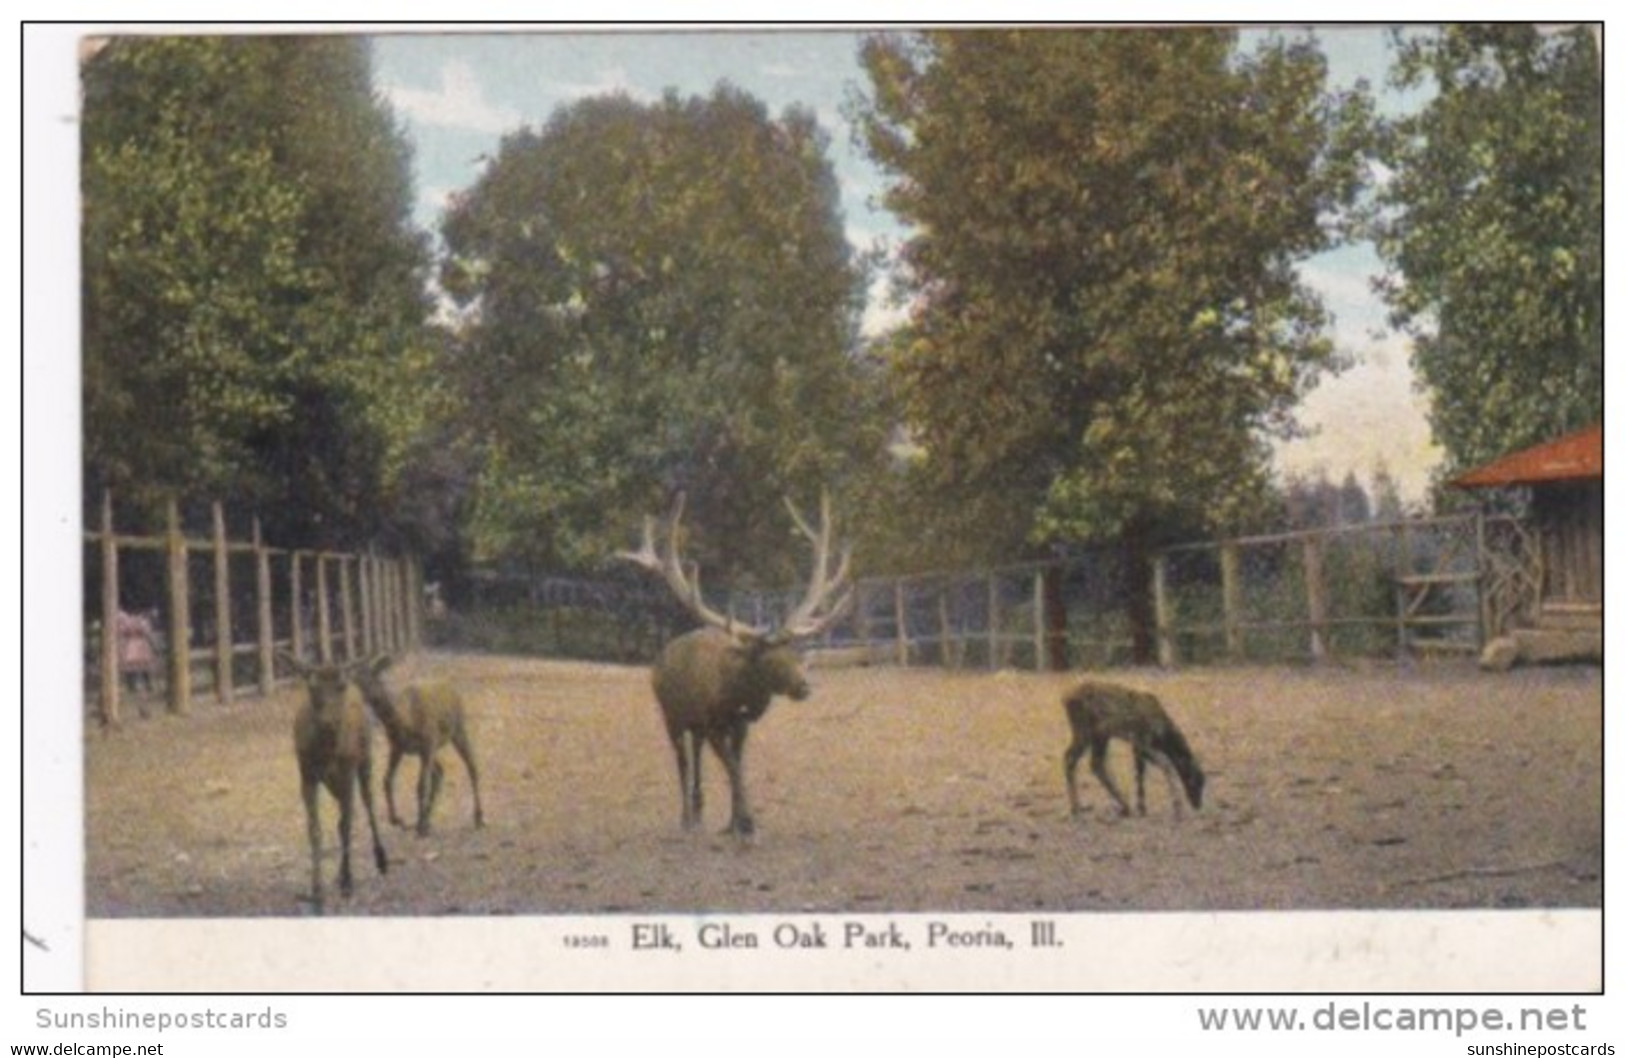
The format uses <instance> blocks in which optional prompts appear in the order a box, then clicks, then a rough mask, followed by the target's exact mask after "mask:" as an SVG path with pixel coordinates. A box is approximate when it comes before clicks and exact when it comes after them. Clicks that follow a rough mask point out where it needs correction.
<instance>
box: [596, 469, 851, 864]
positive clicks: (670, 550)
mask: <svg viewBox="0 0 1625 1058" xmlns="http://www.w3.org/2000/svg"><path fill="white" fill-rule="evenodd" d="M786 506H788V507H789V509H790V516H791V518H792V519H793V520H794V521H795V524H796V528H797V529H799V530H800V531H801V533H802V535H804V536H806V537H807V539H808V540H810V541H811V542H812V545H813V572H812V579H811V582H810V583H809V584H808V586H807V592H806V595H805V597H804V598H803V599H802V602H801V604H800V605H799V606H797V607H796V609H795V610H794V611H793V612H792V613H791V614H790V616H789V617H787V618H786V619H785V621H784V623H783V624H782V625H781V626H779V627H778V628H776V629H770V628H759V627H754V626H751V625H745V624H741V623H740V622H738V621H735V620H734V619H733V618H731V617H726V616H724V615H722V614H720V613H718V612H717V611H715V610H713V609H711V607H709V606H707V605H706V604H705V601H704V599H702V598H701V597H700V586H699V574H698V571H694V572H693V573H692V576H691V575H690V573H688V572H685V571H684V568H683V560H682V557H681V555H680V554H679V553H678V548H677V540H678V530H679V526H680V524H681V522H682V517H683V497H682V495H681V494H679V495H678V497H677V502H676V505H675V508H674V509H673V512H672V516H671V523H670V527H669V530H668V532H667V536H666V549H665V552H664V553H663V554H661V553H657V552H656V550H655V542H654V537H655V523H654V519H652V518H649V519H646V520H645V521H644V526H643V547H642V549H641V550H639V551H635V552H631V551H627V552H622V553H621V555H620V557H621V558H624V559H626V560H628V561H630V562H635V563H637V564H638V565H640V566H642V567H643V568H645V569H647V570H650V571H652V572H654V573H658V574H659V575H660V576H661V577H663V578H664V579H665V581H666V584H667V586H668V587H670V588H671V590H672V592H673V593H674V594H675V595H676V596H677V598H678V599H679V600H681V601H682V603H683V605H684V606H685V607H687V609H688V610H689V612H690V613H692V614H693V615H694V616H695V617H697V618H699V619H700V620H701V621H702V622H703V623H704V625H705V627H703V628H700V629H698V630H696V631H693V632H689V633H688V634H687V635H683V636H679V637H678V638H676V639H674V640H672V641H671V642H670V643H669V644H667V646H666V649H665V650H664V651H662V652H661V655H660V658H659V660H658V661H657V662H656V664H655V669H654V692H655V698H656V699H657V700H658V701H659V703H660V711H661V714H662V715H663V716H664V718H665V721H666V733H667V735H668V737H669V738H670V739H671V743H672V748H673V749H674V750H675V751H676V754H677V784H678V787H679V790H680V792H681V795H682V801H683V828H684V829H685V830H687V829H692V828H693V827H695V826H697V825H698V824H699V822H700V813H701V809H702V802H703V797H702V795H701V784H700V760H701V756H702V752H701V746H702V744H706V745H709V746H710V747H711V749H712V751H713V752H715V753H716V755H717V757H718V758H720V759H721V761H722V766H723V767H724V768H726V769H727V772H728V788H729V792H730V794H731V796H732V814H731V816H730V818H729V822H728V826H727V829H726V831H725V833H731V834H733V835H734V836H736V837H738V838H740V839H748V838H749V837H750V836H751V835H752V834H753V833H754V832H755V829H756V824H755V821H754V820H753V819H752V818H751V813H750V807H749V805H748V804H747V803H746V800H745V776H744V755H745V736H746V735H747V734H748V733H749V731H750V725H751V724H752V723H754V722H755V721H757V720H760V719H761V718H762V714H764V713H765V712H767V707H768V706H769V705H770V704H771V703H772V700H773V697H774V695H780V694H782V695H787V696H789V697H790V698H791V699H793V700H795V701H801V700H803V699H805V698H806V697H807V696H808V694H810V693H811V688H810V687H809V686H808V684H807V677H806V674H805V672H804V671H803V670H802V666H801V659H800V657H799V656H798V655H797V653H796V650H795V647H794V643H795V641H796V640H798V639H804V638H806V637H808V636H814V635H817V634H819V633H820V632H822V631H823V630H824V629H825V628H828V627H829V626H830V625H831V624H833V623H834V622H835V621H836V620H838V619H839V618H840V616H841V614H843V613H844V612H845V611H846V609H847V607H848V606H850V605H851V602H852V592H851V590H850V588H849V586H848V584H847V579H848V574H849V571H850V566H851V558H852V554H851V550H850V549H846V550H844V551H843V553H842V555H841V559H840V562H839V565H838V566H837V568H836V570H835V571H834V573H833V575H832V574H831V571H830V535H831V523H830V513H829V497H828V496H827V495H826V496H824V498H823V501H822V509H821V515H822V524H821V525H820V526H819V527H818V528H817V529H814V528H812V527H811V526H810V525H808V524H807V522H806V520H805V519H804V518H802V517H801V514H800V512H799V511H797V510H796V508H795V505H794V504H790V503H788V502H787V503H786Z"/></svg>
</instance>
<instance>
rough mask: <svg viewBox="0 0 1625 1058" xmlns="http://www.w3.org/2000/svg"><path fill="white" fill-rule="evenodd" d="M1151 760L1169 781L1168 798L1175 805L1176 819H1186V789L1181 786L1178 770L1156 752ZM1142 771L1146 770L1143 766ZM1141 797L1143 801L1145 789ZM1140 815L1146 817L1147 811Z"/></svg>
mask: <svg viewBox="0 0 1625 1058" xmlns="http://www.w3.org/2000/svg"><path fill="white" fill-rule="evenodd" d="M1150 759H1151V763H1152V764H1155V765H1156V766H1157V767H1158V768H1159V769H1160V770H1161V771H1162V777H1163V778H1164V779H1167V780H1168V797H1169V799H1170V800H1172V801H1173V803H1174V818H1175V819H1183V818H1185V791H1184V788H1183V787H1181V786H1180V784H1179V774H1178V770H1177V769H1176V768H1175V767H1174V762H1173V761H1171V760H1169V759H1168V757H1167V756H1166V755H1165V754H1162V753H1158V752H1157V751H1155V750H1152V751H1151V754H1150ZM1141 770H1142V771H1143V770H1144V769H1143V766H1142V769H1141ZM1142 784H1143V780H1142ZM1140 796H1141V799H1142V800H1143V799H1144V797H1145V793H1144V790H1143V789H1142V791H1141V794H1140ZM1140 814H1141V815H1144V814H1145V809H1143V808H1142V809H1141V810H1140Z"/></svg>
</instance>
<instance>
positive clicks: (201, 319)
mask: <svg viewBox="0 0 1625 1058" xmlns="http://www.w3.org/2000/svg"><path fill="white" fill-rule="evenodd" d="M82 81H83V88H84V108H83V109H84V123H83V136H82V180H83V184H82V187H83V202H84V230H83V294H84V297H83V312H84V357H83V363H84V413H85V415H84V418H85V470H86V487H87V489H88V490H97V489H99V488H101V487H103V486H111V487H113V488H115V489H117V490H118V491H119V492H120V493H122V494H123V495H125V496H127V497H133V498H135V499H137V500H142V499H153V498H156V497H159V496H164V495H175V494H180V495H192V496H208V497H214V498H221V499H229V500H232V501H234V503H236V504H239V505H252V506H254V507H255V508H257V509H259V510H260V511H261V512H262V517H263V519H264V520H265V522H266V524H267V528H268V531H270V532H275V533H276V534H277V536H278V538H280V539H310V538H316V539H319V540H323V541H334V540H338V539H357V538H363V537H370V536H373V535H374V534H375V533H376V532H377V530H378V528H379V525H380V523H381V521H382V520H383V518H384V512H385V510H386V507H387V503H386V501H387V499H388V498H389V491H390V482H391V480H392V479H393V478H394V477H397V476H398V472H399V470H400V468H401V466H402V464H403V461H404V455H405V453H406V452H407V451H409V449H410V446H411V444H412V438H413V437H414V436H416V435H417V434H418V433H420V432H421V431H422V430H423V429H425V428H426V426H427V424H428V423H430V422H431V421H432V420H433V419H434V418H435V417H436V416H437V415H440V414H443V408H442V407H441V406H442V405H443V402H444V401H443V394H441V393H439V392H438V391H437V390H436V388H435V386H434V384H433V381H432V377H433V376H432V371H431V370H430V369H431V368H432V366H433V361H434V359H435V347H434V346H433V345H432V344H430V342H429V341H428V338H427V336H426V334H425V331H424V321H425V319H426V314H427V301H426V297H425V294H424V285H423V284H424V280H425V278H426V267H427V249H426V244H425V242H424V239H423V236H422V235H421V233H418V232H416V231H414V230H413V228H412V226H411V222H410V205H411V176H410V155H409V153H408V149H407V146H406V143H405V140H404V137H403V136H402V135H401V134H400V132H399V131H398V129H397V128H396V126H395V123H394V119H393V117H392V115H391V114H390V113H389V111H388V110H387V108H385V107H384V106H383V105H382V104H381V103H380V102H379V101H378V100H377V99H375V98H374V96H373V94H372V88H371V72H370V61H369V58H368V55H367V51H366V45H365V44H364V42H362V41H360V40H357V39H351V38H344V37H336V36H335V37H300V38H293V37H285V38H278V37H148V38H116V39H113V40H112V41H110V42H107V43H106V44H105V45H104V46H102V47H100V48H98V49H96V50H95V51H94V53H93V54H92V55H91V56H90V57H89V58H88V59H87V60H86V62H85V64H84V67H83V70H82Z"/></svg>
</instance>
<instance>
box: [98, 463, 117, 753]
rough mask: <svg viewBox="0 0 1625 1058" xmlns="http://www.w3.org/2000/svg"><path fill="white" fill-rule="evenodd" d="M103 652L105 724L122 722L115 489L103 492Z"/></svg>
mask: <svg viewBox="0 0 1625 1058" xmlns="http://www.w3.org/2000/svg"><path fill="white" fill-rule="evenodd" d="M101 546H102V641H101V643H100V644H99V645H100V648H101V653H102V687H101V710H100V711H101V722H102V726H103V727H114V726H116V725H117V724H118V722H119V708H118V707H119V701H118V696H119V656H118V611H119V601H118V540H117V539H115V538H114V536H113V490H112V489H104V490H102V535H101Z"/></svg>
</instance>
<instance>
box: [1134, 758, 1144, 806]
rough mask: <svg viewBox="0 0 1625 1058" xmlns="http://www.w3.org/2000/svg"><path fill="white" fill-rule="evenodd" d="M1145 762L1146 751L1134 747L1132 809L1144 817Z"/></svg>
mask: <svg viewBox="0 0 1625 1058" xmlns="http://www.w3.org/2000/svg"><path fill="white" fill-rule="evenodd" d="M1145 762H1146V751H1145V750H1142V749H1141V748H1140V747H1138V746H1135V747H1134V807H1135V808H1136V809H1138V811H1139V813H1140V815H1142V816H1143V815H1145Z"/></svg>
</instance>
